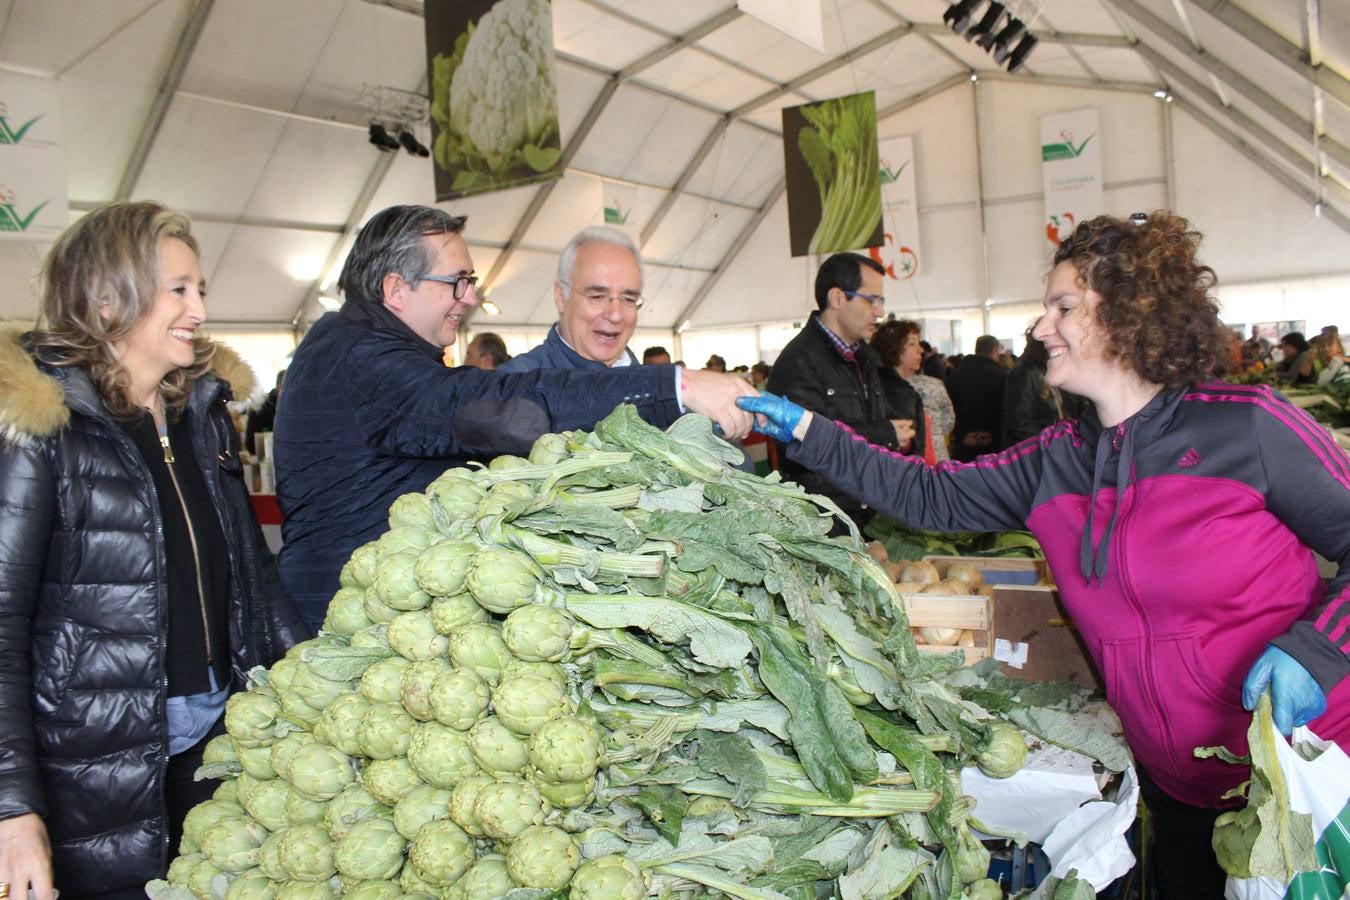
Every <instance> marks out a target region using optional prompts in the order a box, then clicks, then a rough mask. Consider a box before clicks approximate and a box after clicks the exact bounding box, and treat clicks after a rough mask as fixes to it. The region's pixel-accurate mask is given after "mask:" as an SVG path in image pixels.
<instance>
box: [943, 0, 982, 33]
mask: <svg viewBox="0 0 1350 900" xmlns="http://www.w3.org/2000/svg"><path fill="white" fill-rule="evenodd" d="M983 3H984V0H961V2H959V3H954V4H952V5H951V6H949V7H947V11H946V12H944V13H943V14H942V21H944V22H946V23H947V24H948V25H950V26H951V28H952V31H955V32H956V33H957V34H960V33H961V32H963V31H965V30H966V29H967V28H969V27H970V20H971V19H973V18H975V10H977V9H979V8H980V5H981V4H983Z"/></svg>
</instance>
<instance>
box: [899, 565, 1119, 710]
mask: <svg viewBox="0 0 1350 900" xmlns="http://www.w3.org/2000/svg"><path fill="white" fill-rule="evenodd" d="M926 559H927V560H928V561H929V562H931V563H932V564H933V565H934V566H935V567H937V570H938V572H939V574H943V575H945V574H946V571H947V567H948V566H950V565H951V564H952V563H954V562H957V561H960V562H967V563H971V564H973V565H975V566H976V567H978V568H979V569H980V571H981V572H983V573H984V580H985V584H987V585H991V586H992V587H993V594H994V596H993V602H992V603H991V604H990V605H989V610H990V614H989V631H990V634H989V654H988V655H991V656H994V657H996V658H998V659H1000V660H1001V661H1002V662H1003V665H1002V667H1001V671H1002V672H1003V673H1004V674H1005V675H1008V676H1010V677H1014V678H1025V679H1028V680H1030V681H1073V682H1075V683H1077V684H1081V685H1083V686H1084V687H1089V688H1096V689H1101V686H1102V683H1101V678H1100V676H1099V675H1098V674H1097V669H1096V666H1094V665H1093V663H1092V659H1091V657H1090V656H1089V655H1088V652H1087V647H1086V646H1085V645H1084V644H1083V640H1082V637H1081V636H1080V635H1079V634H1078V629H1077V628H1075V627H1074V624H1073V620H1072V619H1070V618H1069V614H1068V613H1067V612H1066V611H1065V610H1064V604H1063V603H1062V602H1061V601H1060V598H1059V591H1057V590H1056V589H1055V587H1054V585H1053V584H1039V583H1037V582H1042V581H1049V578H1050V570H1049V568H1048V567H1047V566H1046V564H1045V560H1043V559H1027V558H1024V557H1006V558H1004V557H982V556H930V557H926ZM922 596H925V597H934V596H936V597H941V596H943V595H940V594H924V595H922Z"/></svg>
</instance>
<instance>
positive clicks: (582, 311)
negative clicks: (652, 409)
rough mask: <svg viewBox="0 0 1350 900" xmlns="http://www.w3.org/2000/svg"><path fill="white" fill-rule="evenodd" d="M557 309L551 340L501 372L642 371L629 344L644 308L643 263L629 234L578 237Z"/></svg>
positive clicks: (594, 232)
mask: <svg viewBox="0 0 1350 900" xmlns="http://www.w3.org/2000/svg"><path fill="white" fill-rule="evenodd" d="M553 304H554V306H556V307H557V308H558V321H557V322H556V323H554V325H553V327H552V328H551V329H549V332H548V337H546V338H545V339H544V342H543V343H542V344H540V345H539V346H538V347H535V348H534V349H532V350H530V351H529V352H528V353H522V354H521V355H520V356H517V357H515V358H514V359H512V360H511V361H510V362H508V363H506V364H504V365H502V366H500V367H499V370H500V371H502V372H529V371H531V370H533V369H604V368H613V367H618V366H634V365H637V357H636V356H634V355H633V351H631V350H629V349H628V341H629V339H630V338H631V337H632V336H633V329H634V328H635V327H636V326H637V318H638V310H639V309H641V308H642V259H641V257H639V256H638V249H637V245H636V244H634V243H633V239H632V238H630V237H629V236H628V235H627V234H625V233H624V232H622V231H620V230H619V229H617V228H611V227H609V226H607V225H592V226H591V227H589V228H583V229H581V231H578V232H577V233H576V234H575V235H573V237H572V239H571V240H570V241H568V242H567V246H566V247H564V248H563V251H562V254H561V255H560V256H559V257H558V274H557V279H556V280H555V281H554V282H553Z"/></svg>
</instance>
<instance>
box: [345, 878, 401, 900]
mask: <svg viewBox="0 0 1350 900" xmlns="http://www.w3.org/2000/svg"><path fill="white" fill-rule="evenodd" d="M342 896H343V898H344V900H399V898H400V897H402V896H403V888H401V887H399V884H398V882H397V881H362V882H361V883H360V884H356V885H353V886H352V887H350V888H344V890H343V892H342Z"/></svg>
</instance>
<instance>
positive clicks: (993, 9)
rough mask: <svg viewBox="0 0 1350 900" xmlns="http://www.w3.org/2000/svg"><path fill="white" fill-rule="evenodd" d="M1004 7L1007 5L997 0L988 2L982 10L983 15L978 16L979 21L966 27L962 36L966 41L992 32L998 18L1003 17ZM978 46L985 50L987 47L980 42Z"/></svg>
mask: <svg viewBox="0 0 1350 900" xmlns="http://www.w3.org/2000/svg"><path fill="white" fill-rule="evenodd" d="M1006 8H1007V7H1005V6H1004V5H1003V4H1002V3H999V2H998V0H994V2H992V3H990V4H989V8H988V9H986V10H985V11H984V15H983V16H982V17H981V18H980V21H978V22H976V23H975V24H974V25H972V26H970V27H969V28H967V29H966V32H965V34H964V35H963V37H965V39H966V40H968V41H973V40H975V38H977V37H981V36H983V35H986V34H989V33H990V32H992V31H993V30H994V26H995V25H997V24H998V20H999V19H1001V18H1003V11H1004V10H1005V9H1006ZM980 46H981V47H984V48H985V49H986V50H987V49H989V48H988V47H987V46H985V45H984V44H983V43H981V44H980Z"/></svg>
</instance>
